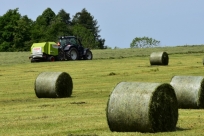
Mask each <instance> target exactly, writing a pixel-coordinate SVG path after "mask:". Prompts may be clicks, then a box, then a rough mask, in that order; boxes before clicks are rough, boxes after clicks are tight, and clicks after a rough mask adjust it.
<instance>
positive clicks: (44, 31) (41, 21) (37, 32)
mask: <svg viewBox="0 0 204 136" xmlns="http://www.w3.org/2000/svg"><path fill="white" fill-rule="evenodd" d="M55 17H56V15H55V13H54V12H53V11H52V9H51V8H47V9H46V10H44V11H43V13H42V15H40V16H38V17H37V19H36V21H35V22H34V25H33V27H32V32H31V37H32V42H43V41H53V39H52V38H53V37H55V33H54V32H53V33H50V32H48V31H49V28H50V27H49V26H51V25H52V23H54V18H55Z"/></svg>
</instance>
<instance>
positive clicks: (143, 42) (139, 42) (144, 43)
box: [130, 36, 160, 48]
mask: <svg viewBox="0 0 204 136" xmlns="http://www.w3.org/2000/svg"><path fill="white" fill-rule="evenodd" d="M159 44H160V41H157V40H155V39H153V38H149V37H145V36H144V37H136V38H134V39H133V40H132V42H131V44H130V47H131V48H134V47H135V48H151V47H156V46H158V45H159Z"/></svg>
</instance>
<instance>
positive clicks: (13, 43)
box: [0, 8, 22, 51]
mask: <svg viewBox="0 0 204 136" xmlns="http://www.w3.org/2000/svg"><path fill="white" fill-rule="evenodd" d="M20 19H21V15H20V13H19V12H18V8H16V9H14V10H11V9H10V10H8V11H7V12H6V13H5V14H4V15H3V16H1V17H0V51H15V48H16V47H17V46H19V45H18V44H19V41H18V40H17V39H20V37H18V36H19V35H18V34H17V33H18V29H17V27H18V25H19V23H18V22H19V20H20ZM21 46H22V45H21Z"/></svg>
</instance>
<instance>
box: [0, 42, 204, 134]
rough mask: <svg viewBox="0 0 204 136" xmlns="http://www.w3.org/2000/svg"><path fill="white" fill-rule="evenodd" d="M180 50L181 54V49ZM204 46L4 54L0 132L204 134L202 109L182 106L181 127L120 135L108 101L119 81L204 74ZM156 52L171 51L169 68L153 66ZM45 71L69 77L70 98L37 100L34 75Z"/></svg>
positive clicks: (165, 79)
mask: <svg viewBox="0 0 204 136" xmlns="http://www.w3.org/2000/svg"><path fill="white" fill-rule="evenodd" d="M178 49H180V52H179V50H178ZM203 50H204V46H190V47H174V48H173V47H164V48H148V49H118V50H93V55H94V59H93V60H91V61H61V62H42V63H30V61H29V59H28V56H29V55H30V53H29V52H13V53H5V52H2V53H0V107H1V110H0V135H1V136H8V135H9V136H11V135H13V136H24V135H25V136H34V135H39V136H40V135H42V136H47V135H53V136H68V135H73V136H74V135H92V136H96V135H99V136H101V135H102V136H103V135H104V136H106V135H108V136H113V135H115V136H116V135H117V136H118V135H119V136H123V135H125V136H130V135H131V136H132V135H147V136H150V135H155V136H159V135H169V136H173V135H189V136H190V135H202V134H203V133H204V110H203V109H179V120H178V123H177V131H175V132H163V133H140V132H131V133H127V132H126V133H125V132H124V133H117V132H111V131H110V130H109V127H108V124H107V119H106V111H105V109H106V105H107V101H108V98H109V95H110V93H111V91H112V90H113V88H114V87H115V86H116V85H117V84H118V83H119V82H121V81H134V82H162V83H169V82H170V81H171V78H172V77H173V76H174V75H199V76H204V74H203V71H204V67H203V56H204V53H203ZM153 51H166V52H167V53H169V65H168V66H150V63H149V55H150V53H151V52H153ZM44 71H61V72H67V73H69V74H70V75H71V77H72V80H73V83H74V88H73V94H72V97H70V98H59V99H49V98H46V99H45V98H41V99H39V98H37V97H36V95H35V91H34V82H35V79H36V77H37V76H38V75H39V74H40V73H41V72H44Z"/></svg>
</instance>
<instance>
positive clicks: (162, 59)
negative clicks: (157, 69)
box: [149, 52, 169, 65]
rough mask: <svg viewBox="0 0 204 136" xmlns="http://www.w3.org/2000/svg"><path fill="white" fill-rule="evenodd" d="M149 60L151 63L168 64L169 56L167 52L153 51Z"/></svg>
mask: <svg viewBox="0 0 204 136" xmlns="http://www.w3.org/2000/svg"><path fill="white" fill-rule="evenodd" d="M149 60H150V64H151V65H168V63H169V56H168V54H167V53H166V52H152V53H151V55H150V58H149Z"/></svg>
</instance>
